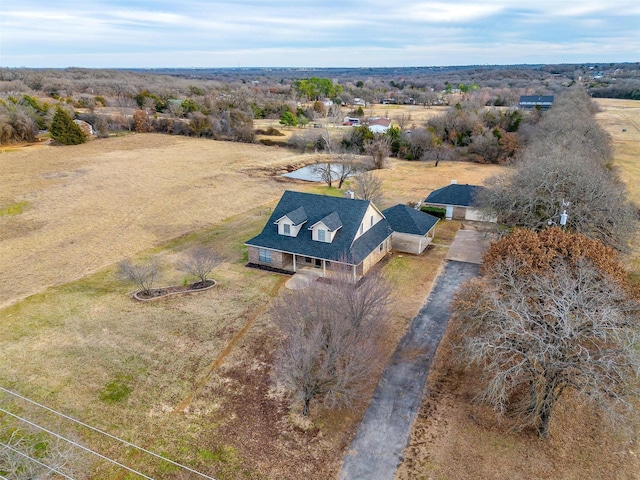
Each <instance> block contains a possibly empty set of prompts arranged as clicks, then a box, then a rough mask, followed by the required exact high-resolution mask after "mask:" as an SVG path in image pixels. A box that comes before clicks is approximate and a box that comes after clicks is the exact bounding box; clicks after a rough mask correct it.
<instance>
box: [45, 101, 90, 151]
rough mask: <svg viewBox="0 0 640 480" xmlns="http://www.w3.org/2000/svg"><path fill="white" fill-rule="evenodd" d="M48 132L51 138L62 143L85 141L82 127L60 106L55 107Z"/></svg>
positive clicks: (69, 143) (72, 143)
mask: <svg viewBox="0 0 640 480" xmlns="http://www.w3.org/2000/svg"><path fill="white" fill-rule="evenodd" d="M49 132H50V133H51V138H53V140H55V141H56V142H58V143H61V144H63V145H78V144H80V143H84V142H86V141H87V137H86V136H85V134H84V132H83V131H82V129H81V128H80V127H79V126H78V125H76V123H75V122H74V121H73V119H72V118H71V116H69V114H68V113H67V112H65V111H64V110H62V109H61V108H60V107H56V113H55V114H54V115H53V120H52V121H51V128H50V129H49Z"/></svg>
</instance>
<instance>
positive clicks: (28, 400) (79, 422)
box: [0, 387, 215, 480]
mask: <svg viewBox="0 0 640 480" xmlns="http://www.w3.org/2000/svg"><path fill="white" fill-rule="evenodd" d="M0 390H1V391H3V392H6V393H8V394H10V395H13V396H15V397H18V398H20V399H22V400H24V401H26V402H29V403H31V404H33V405H37V406H38V407H40V408H43V409H45V410H47V411H48V412H51V413H54V414H56V415H59V416H61V417H62V418H64V419H66V420H69V421H71V422H74V423H77V424H78V425H82V426H83V427H85V428H88V429H89V430H93V431H94V432H97V433H100V434H102V435H106V436H107V437H109V438H111V439H113V440H116V441H118V442H122V443H124V444H125V445H127V446H128V447H133V448H136V449H138V450H140V451H142V452H144V453H147V454H149V455H151V456H153V457H156V458H159V459H160V460H163V461H165V462H169V463H170V464H172V465H175V466H176V467H180V468H184V469H185V470H188V471H189V472H191V473H195V474H196V475H200V476H201V477H203V478H207V479H209V480H215V478H213V477H210V476H208V475H205V474H204V473H200V472H198V471H196V470H193V469H192V468H189V467H187V466H186V465H181V464H180V463H177V462H174V461H173V460H169V459H168V458H165V457H163V456H162V455H158V454H157V453H154V452H151V451H149V450H146V449H144V448H142V447H139V446H137V445H134V444H133V443H131V442H128V441H126V440H123V439H121V438H118V437H116V436H115V435H111V434H110V433H107V432H105V431H103V430H100V429H99V428H96V427H92V426H91V425H88V424H86V423H84V422H82V421H80V420H76V419H75V418H72V417H70V416H68V415H65V414H64V413H61V412H58V411H56V410H53V409H52V408H49V407H47V406H45V405H42V404H40V403H38V402H36V401H35V400H31V399H30V398H27V397H24V396H22V395H20V394H19V393H16V392H12V391H11V390H7V389H6V388H4V387H0Z"/></svg>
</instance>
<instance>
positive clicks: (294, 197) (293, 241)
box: [246, 190, 392, 265]
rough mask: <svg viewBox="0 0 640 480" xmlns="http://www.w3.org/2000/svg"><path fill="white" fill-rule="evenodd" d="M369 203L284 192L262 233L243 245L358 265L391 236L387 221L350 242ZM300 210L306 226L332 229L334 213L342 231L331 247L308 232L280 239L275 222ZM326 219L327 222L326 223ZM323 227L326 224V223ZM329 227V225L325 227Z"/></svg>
mask: <svg viewBox="0 0 640 480" xmlns="http://www.w3.org/2000/svg"><path fill="white" fill-rule="evenodd" d="M370 204H371V203H370V202H368V201H366V200H356V199H350V198H344V197H329V196H326V195H314V194H310V193H301V192H292V191H290V190H287V191H286V192H284V194H283V195H282V198H281V199H280V202H279V203H278V205H276V207H275V209H274V210H273V213H272V215H271V218H270V219H269V221H268V222H267V224H266V225H265V227H264V229H263V230H262V233H260V234H259V235H257V236H256V237H253V238H252V239H251V240H249V241H247V242H246V245H251V246H255V247H263V248H269V249H272V250H280V251H283V252H287V253H295V254H297V255H304V256H306V257H313V258H323V259H326V260H329V261H345V260H346V261H347V262H348V263H350V264H352V265H358V264H359V263H360V262H362V260H364V259H365V257H366V256H367V255H369V253H371V252H372V251H373V249H374V248H376V247H377V246H378V245H380V243H382V242H383V241H384V240H385V239H386V238H388V237H389V235H391V233H392V230H391V227H389V223H388V222H387V220H386V219H382V220H381V221H379V222H378V223H377V224H375V225H374V226H373V227H372V228H370V229H369V230H367V231H366V232H365V233H364V235H362V236H361V237H359V238H358V239H357V240H355V241H354V240H353V239H354V238H355V237H356V234H357V233H358V229H359V228H360V224H361V223H362V222H363V221H364V215H365V213H366V211H367V208H368V207H369V205H370ZM300 207H304V210H305V212H306V213H307V218H308V222H309V225H314V224H316V223H318V222H319V221H321V220H322V221H323V223H325V221H328V222H329V223H331V224H332V225H333V226H335V223H334V221H333V219H334V218H335V217H334V215H333V214H334V213H335V214H336V216H337V218H338V220H340V221H341V223H342V227H341V228H340V230H338V231H337V232H336V233H335V236H334V239H333V242H332V243H325V242H318V241H315V240H312V239H311V231H310V230H309V229H308V228H303V229H302V230H301V231H300V232H299V233H298V236H297V237H289V236H286V235H279V234H278V229H277V226H276V225H274V222H275V221H276V220H278V219H280V218H282V217H283V216H285V215H287V216H288V213H289V212H292V211H294V210H296V209H298V208H300ZM327 218H328V219H329V220H327ZM325 225H326V223H325ZM327 227H330V228H331V226H330V225H327Z"/></svg>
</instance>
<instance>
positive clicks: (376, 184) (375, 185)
mask: <svg viewBox="0 0 640 480" xmlns="http://www.w3.org/2000/svg"><path fill="white" fill-rule="evenodd" d="M354 191H355V193H356V197H358V198H359V199H361V200H369V201H370V202H373V203H377V202H379V201H380V200H381V199H382V180H380V179H379V178H378V177H377V176H376V175H375V174H374V173H373V172H364V173H361V174H360V175H358V177H357V178H356V183H355V188H354Z"/></svg>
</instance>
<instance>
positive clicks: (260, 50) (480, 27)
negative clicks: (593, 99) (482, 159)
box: [0, 0, 640, 67]
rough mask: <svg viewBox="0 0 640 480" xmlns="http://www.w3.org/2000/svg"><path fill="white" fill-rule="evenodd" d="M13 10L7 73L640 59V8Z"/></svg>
mask: <svg viewBox="0 0 640 480" xmlns="http://www.w3.org/2000/svg"><path fill="white" fill-rule="evenodd" d="M8 3H9V2H5V3H4V4H3V7H2V9H3V12H2V15H1V16H0V44H2V51H1V52H0V55H1V57H0V65H7V66H16V65H27V64H28V65H29V66H67V65H71V64H73V65H80V66H82V65H86V66H94V67H99V66H103V65H108V66H127V67H134V66H141V67H154V66H155V67H158V66H189V65H197V66H237V65H238V64H241V65H242V66H252V65H256V66H267V65H271V66H288V65H292V66H313V65H317V66H334V65H335V66H349V65H351V66H369V65H371V66H380V65H384V66H394V65H433V64H437V65H446V64H458V65H459V64H468V63H553V62H571V61H572V59H576V58H578V56H580V58H581V59H580V60H577V61H584V60H583V59H582V56H588V55H589V54H591V55H592V56H594V55H600V54H606V55H609V56H611V58H610V59H604V60H606V61H636V60H637V56H638V54H637V52H638V51H640V33H639V29H638V28H637V27H638V25H639V24H640V3H639V2H637V0H620V1H618V2H616V5H615V7H612V6H610V4H609V3H605V2H604V1H600V0H598V1H583V2H578V1H573V0H572V1H565V2H558V1H557V0H555V1H554V0H536V1H534V0H522V1H518V2H513V1H512V0H486V1H485V2H482V3H480V2H475V1H471V0H452V1H447V2H445V1H443V0H441V1H417V0H406V1H404V2H402V3H391V2H388V0H384V1H383V0H368V1H366V0H350V1H348V2H338V1H336V0H326V1H323V2H315V3H313V4H307V3H306V2H300V1H299V0H298V1H294V0H280V1H279V2H276V3H273V2H265V1H264V0H237V1H235V2H232V1H225V0H221V1H215V2H209V1H204V0H200V1H195V0H184V1H182V2H175V1H170V0H154V1H153V2H151V1H147V0H92V1H89V2H86V1H85V2H84V3H80V2H79V1H77V0H66V1H60V2H55V3H54V2H49V1H48V0H47V1H46V2H45V1H44V0H21V2H20V3H17V2H10V3H12V4H8ZM634 49H635V50H634ZM65 59H66V60H65ZM594 61H595V59H594ZM597 61H602V59H597ZM100 62H104V63H103V64H102V65H101V64H100ZM53 63H55V65H53Z"/></svg>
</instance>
